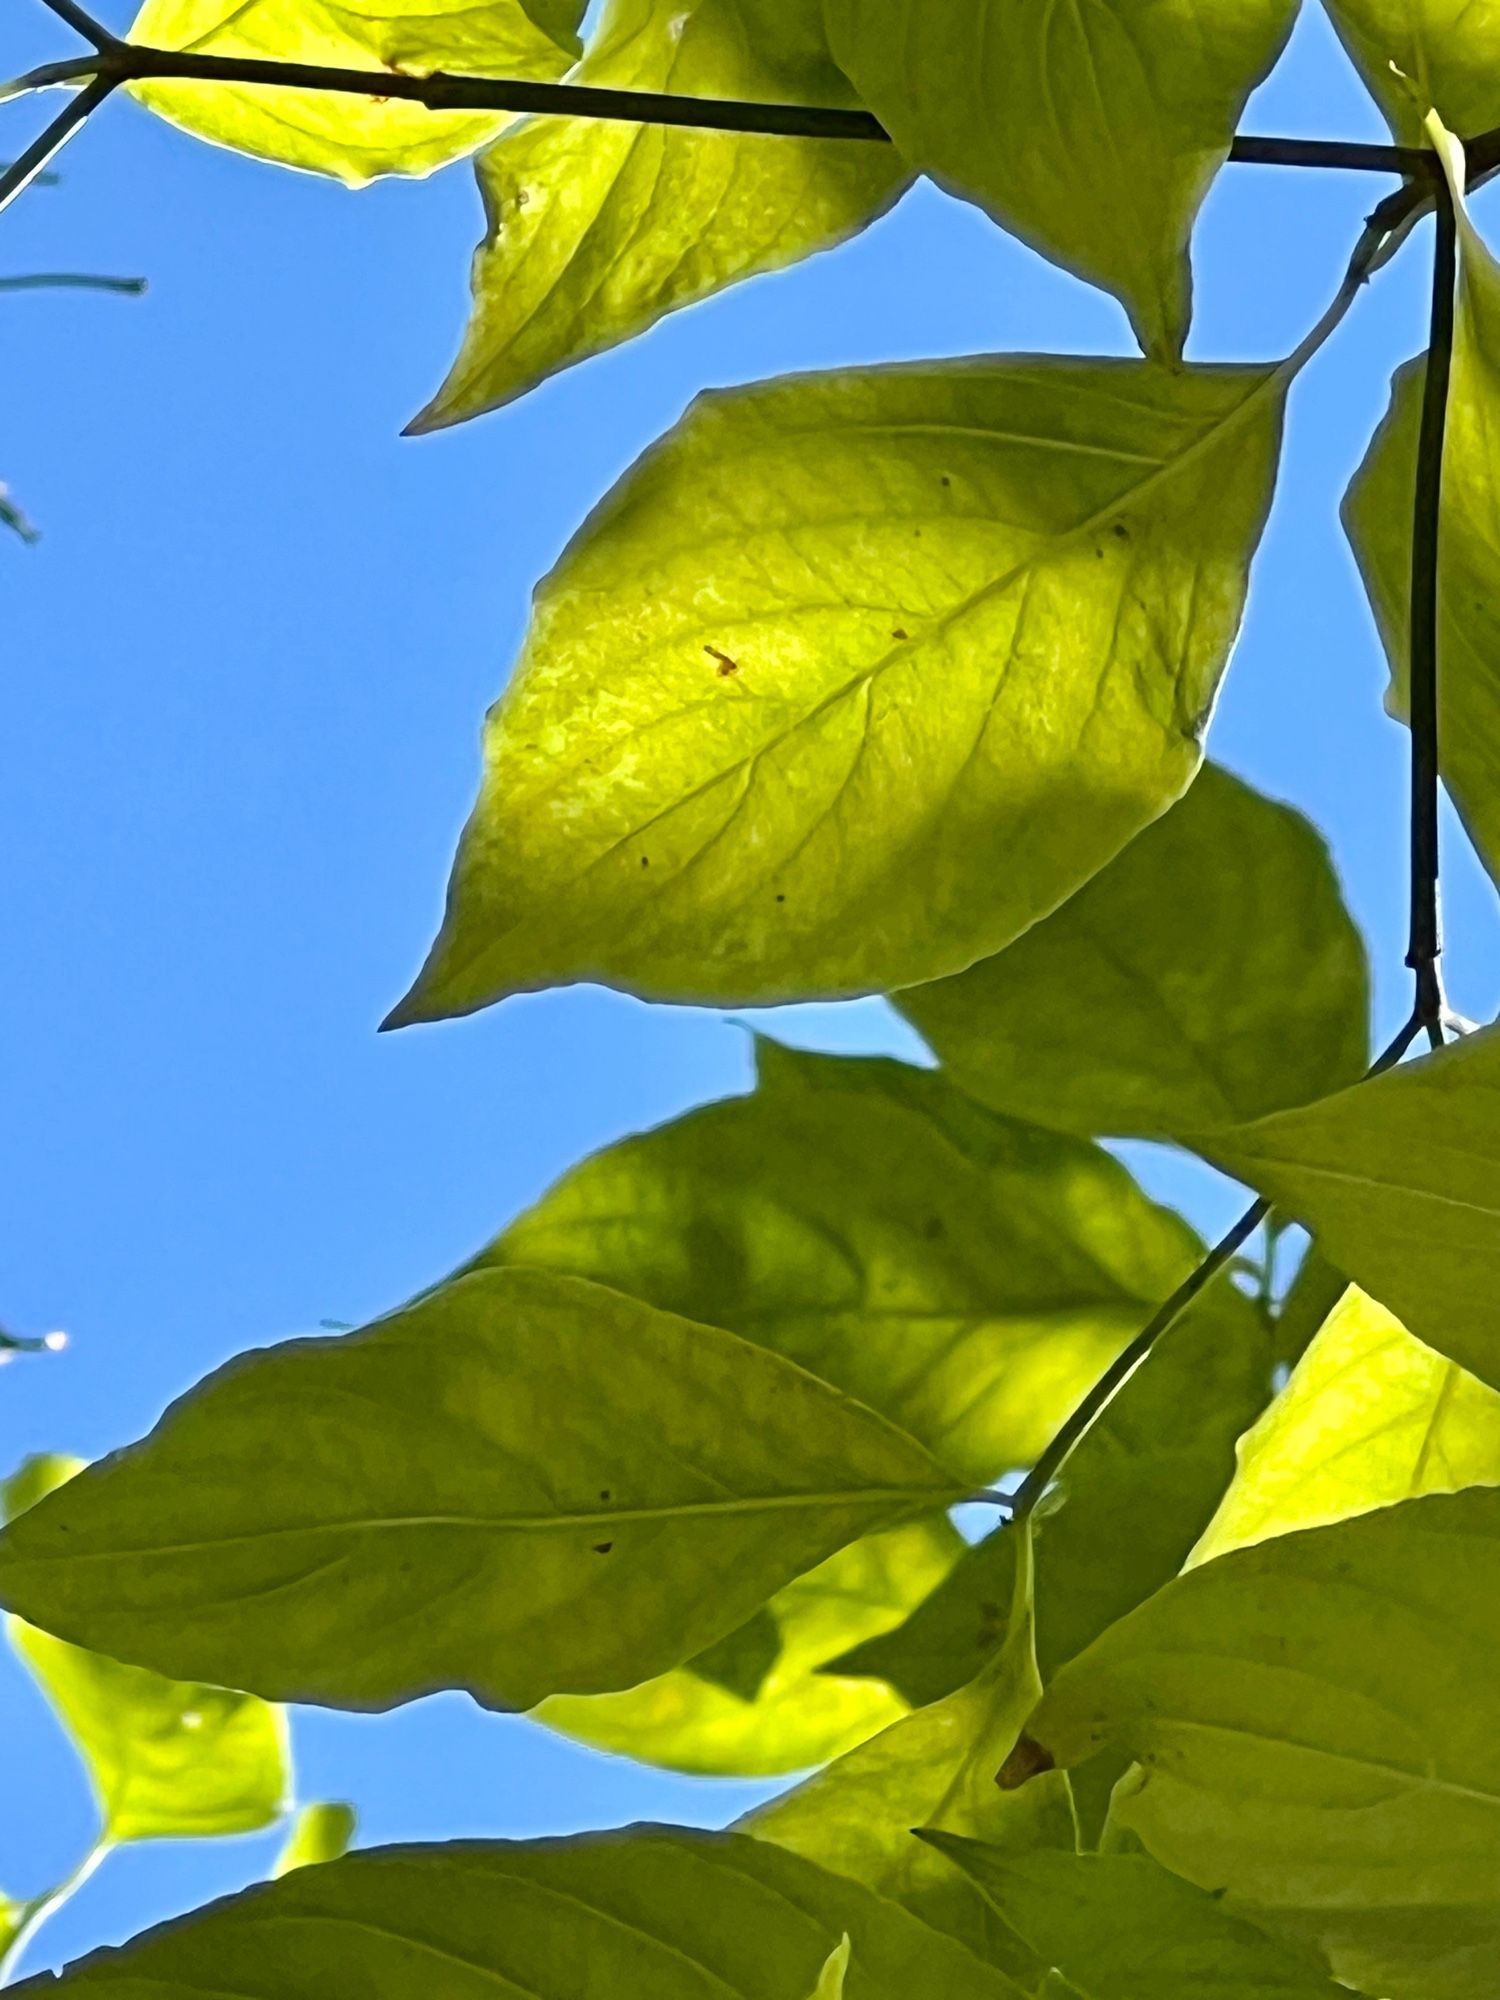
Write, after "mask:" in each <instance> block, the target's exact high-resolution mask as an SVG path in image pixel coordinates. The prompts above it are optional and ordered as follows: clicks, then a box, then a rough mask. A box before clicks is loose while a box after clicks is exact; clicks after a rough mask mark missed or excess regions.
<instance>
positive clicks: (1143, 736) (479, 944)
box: [391, 360, 1289, 1025]
mask: <svg viewBox="0 0 1500 2000" xmlns="http://www.w3.org/2000/svg"><path fill="white" fill-rule="evenodd" d="M1288 372H1289V369H1288V368H1283V369H1280V370H1268V369H1262V368H1251V369H1240V368H1198V369H1189V370H1184V371H1179V370H1169V369H1163V368H1156V367H1153V366H1151V365H1149V364H1146V363H1133V362H1118V363H1111V362H1101V361H1050V360H1043V361H1036V360H1020V361H991V360H986V361H977V362H959V363H947V364H942V365H937V366H934V365H923V366H920V367H913V368H908V367H902V368H891V369H879V370H875V371H872V372H864V373H852V374H843V375H833V376H821V377H819V376H814V377H808V378H803V379H801V380H793V381H790V382H782V383H775V384H771V385H769V386H767V387H761V388H755V389H749V390H735V391H733V392H729V393H726V394H723V395H718V396H714V397H710V398H707V399H705V400H703V401H700V402H699V403H698V404H697V405H696V406H695V408H694V410H693V412H692V413H691V414H690V415H689V416H688V418H687V419H686V420H685V422H684V423H683V424H682V425H681V426H680V427H679V428H678V429H677V430H676V431H674V432H673V433H672V434H671V435H670V436H669V437H668V438H667V439H666V440H665V441H664V442H663V443H662V444H660V445H659V446H657V447H656V448H655V449H654V450H653V451H652V452H650V453H648V455H647V456H646V458H645V459H644V460H643V461H642V462H641V464H640V465H639V466H638V467H637V468H636V470H635V471H634V472H633V473H632V474H630V475H629V476H628V477H627V478H626V480H625V481H624V482H623V484H622V485H621V486H620V487H618V488H617V489H616V491H615V493H614V494H613V495H612V496H611V498H610V499H609V500H608V501H606V503H605V504H604V506H603V508H602V509H601V510H600V511H599V512H598V513H597V514H596V515H595V516H594V518H593V520H592V521H591V522H590V523H589V524H588V525H587V526H586V527H585V528H584V530H583V531H582V533H581V535H580V536H579V538H578V540H577V541H576V542H575V543H574V545H573V547H572V548H571V549H570V550H569V552H568V553H567V554H566V555H565V556H564V558H563V560H562V562H561V563H560V564H559V566H558V568H557V569H556V570H555V571H554V572H553V574H552V576H551V577H550V578H549V579H548V580H547V582H546V583H545V584H544V585H543V586H542V589H541V591H540V594H539V597H538V604H537V616H536V621H535V625H534V629H533V632H532V636H531V639H530V642H529V644H528V647H527V650H526V654H525V657H524V659H523V661H522V663H521V666H520V668H519V670H518V672H517V675H516V678H515V680H514V682H513V683H512V685H511V687H510V689H509V690H508V692H507V693H506V695H505V697H504V699H503V700H502V701H501V702H500V704H499V705H498V707H497V708H496V709H495V710H494V711H493V713H492V715H491V718H490V723H489V728H488V734H487V743H486V775H485V780H484V787H483V791H482V794H481V797H480V801H479V804H478V807H477V808H476V811H475V814H474V817H473V819H472V820H471V822H470V825H469V828H468V831H467V833H466V835H465V837H464V842H463V846H462V849H461V851H460V855H459V860H458V864H457V869H456V873H455V877H454V882H453V885H452V888H451V889H450V894H449V906H448V914H447V918H446V921H445V923H444V925H443V930H442V933H441V936H440V937H439V940H438V942H437V944H436V946H435V947H434V949H433V952H432V955H431V957H430V958H429V960H428V963H427V966H426V968H425V970H424V972H423V974H422V976H421V979H420V981H419V982H418V985H417V987H416V989H415V990H414V992H413V993H412V994H411V995H410V996H409V997H408V998H407V1000H406V1001H405V1002H403V1004H402V1005H401V1006H400V1007H399V1008H398V1009H397V1010H396V1012H395V1013H394V1014H393V1016H392V1017H391V1024H392V1025H395V1024H399V1023H404V1022H408V1021H415V1020H429V1019H435V1018H438V1017H440V1016H443V1015H450V1014H458V1013H465V1012H470V1011H472V1010H473V1009H475V1008H478V1007H482V1006H484V1005H485V1004H486V1003H487V1002H489V1001H491V1000H495V999H498V998H500V997H501V996H502V995H504V994H507V993H514V992H521V991H526V990H529V989H532V988H536V987H541V986H548V985H558V984H562V983H566V982H569V981H574V980H580V979H593V980H600V981H603V982H604V983H606V984H609V985H614V986H620V987H624V988H627V989H629V990H631V991H634V992H640V993H646V994H653V995H656V996H658V997H670V998H677V999H691V1000H703V1001H708V1000H728V999H734V1000H740V1001H751V1000H755V1001H773V1000H790V999H795V998H804V997H809V996H823V997H828V996H832V995H837V994H851V993H862V992H871V991H884V990H888V989H889V988H891V987H895V986H902V985H912V984H914V983H916V982H917V981H920V980H924V979H933V978H937V977H939V976H941V975H942V974H944V973H948V972H956V971H959V970H961V969H962V968H963V967H965V966H967V965H969V964H972V962H973V961H974V960H975V959H976V958H980V957H983V956H985V955H986V954H988V953H990V952H993V951H998V950H999V949H1000V947H1001V946H1002V945H1005V944H1008V943H1009V942H1010V941H1011V939H1012V938H1014V937H1015V936H1017V935H1018V934H1019V933H1020V932H1021V931H1023V930H1025V929H1026V928H1027V927H1028V926H1029V925H1030V924H1032V923H1034V922H1035V921H1036V920H1037V918H1038V917H1041V916H1045V915H1046V914H1047V912H1048V911H1049V910H1051V909H1052V908H1053V907H1055V905H1056V904H1058V903H1059V902H1061V901H1062V900H1063V899H1064V897H1066V896H1068V895H1070V894H1072V893H1073V891H1074V890H1076V889H1078V888H1079V887H1081V886H1082V884H1083V883H1084V882H1085V881H1086V880H1087V879H1088V878H1089V876H1090V875H1092V874H1095V873H1096V872H1097V871H1098V870H1099V869H1100V868H1101V867H1103V866H1104V864H1105V863H1106V862H1107V861H1109V860H1110V859H1111V858H1112V856H1113V855H1114V854H1115V853H1116V852H1118V850H1119V849H1120V848H1121V847H1122V846H1123V845H1124V844H1125V842H1126V841H1127V840H1129V839H1130V838H1131V836H1132V835H1133V834H1135V833H1137V832H1139V831H1140V829H1141V828H1142V827H1143V826H1144V825H1146V824H1147V823H1148V822H1149V821H1151V820H1152V819H1155V818H1156V817H1157V816H1158V814H1160V813H1161V812H1162V811H1163V810H1165V808H1166V807H1167V806H1168V805H1170V804H1171V803H1172V801H1173V800H1174V799H1176V798H1177V797H1178V796H1179V795H1180V793H1181V792H1182V791H1183V790H1184V788H1185V787H1186V785H1187V784H1188V782H1189V780H1190V779H1191V778H1192V776H1193V774H1194V773H1195V771H1196V770H1197V767H1198V764H1199V761H1200V757H1201V745H1200V738H1201V734H1202V730H1203V727H1204V725H1205V722H1206V720H1207V716H1208V712H1209V708H1210V706H1211V704H1212V701H1213V696H1214V691H1215V689H1216V687H1217V685H1218V680H1219V676H1220V674H1221V672H1222V670H1223V666H1224V662H1225V659H1226V657H1227V654H1228V650H1229V646H1230V643H1231V641H1232V639H1233V636H1234V632H1235V629H1236V626H1237V624H1238V621H1239V616H1240V611H1241V606H1242V601H1243V596H1244V589H1245V581H1246V575H1247V569H1248V564H1249V560H1250V556H1251V553H1252V551H1253V549H1254V547H1255V543H1256V540H1257V538H1258V536H1259V533H1260V528H1261V524H1262V521H1263V519H1264V515H1265V510H1266V505H1267V501H1268V498H1269V492H1270V483H1271V478H1272V472H1273V468H1274V463H1275V456H1276V449H1277V439H1278V434H1279V427H1280V415H1281V407H1282V400H1283V397H1282V388H1283V384H1284V381H1285V379H1286V377H1287V374H1288ZM710 579H711V582H710V581H709V580H710Z"/></svg>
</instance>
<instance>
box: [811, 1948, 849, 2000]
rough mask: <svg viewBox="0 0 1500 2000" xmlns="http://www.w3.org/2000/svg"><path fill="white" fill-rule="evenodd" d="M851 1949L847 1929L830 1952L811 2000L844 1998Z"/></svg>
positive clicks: (842, 1999)
mask: <svg viewBox="0 0 1500 2000" xmlns="http://www.w3.org/2000/svg"><path fill="white" fill-rule="evenodd" d="M850 1949H851V1942H850V1937H849V1933H848V1932H847V1931H845V1933H844V1935H843V1936H842V1937H841V1938H840V1939H839V1941H838V1943H837V1944H836V1945H835V1946H834V1948H833V1950H832V1951H831V1952H830V1953H829V1954H828V1960H827V1963H826V1964H825V1965H824V1967H823V1970H822V1971H821V1972H820V1973H819V1974H818V1983H817V1985H816V1986H815V1987H814V1988H813V1990H812V1993H811V1995H810V1996H809V2000H844V1981H845V1979H846V1978H847V1976H848V1972H849V1953H850Z"/></svg>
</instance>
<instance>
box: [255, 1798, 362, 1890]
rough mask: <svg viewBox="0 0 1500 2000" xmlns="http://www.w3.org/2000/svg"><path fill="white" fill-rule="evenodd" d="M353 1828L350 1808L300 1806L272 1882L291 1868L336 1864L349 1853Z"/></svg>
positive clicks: (332, 1804) (332, 1803)
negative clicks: (330, 1862) (326, 1863)
mask: <svg viewBox="0 0 1500 2000" xmlns="http://www.w3.org/2000/svg"><path fill="white" fill-rule="evenodd" d="M355 1824H356V1821H355V1813H354V1808H353V1806H350V1805H344V1804H343V1803H342V1802H340V1801H337V1800H333V1801H327V1802H322V1803H319V1804H317V1805H310V1806H303V1807H302V1809H301V1811H300V1812H299V1813H298V1814H297V1817H296V1819H295V1820H293V1822H292V1830H291V1832H290V1833H289V1834H288V1835H287V1837H286V1842H285V1844H284V1845H283V1847H282V1850H281V1852H280V1854H278V1855H277V1857H276V1865H275V1866H274V1867H273V1869H272V1870H271V1876H272V1879H273V1880H274V1881H279V1880H280V1879H281V1877H282V1876H283V1875H290V1874H291V1873H292V1871H293V1869H295V1868H319V1867H321V1866H322V1865H323V1863H324V1862H327V1861H337V1860H339V1859H340V1858H341V1857H342V1856H343V1855H345V1854H347V1853H348V1851H349V1843H350V1841H352V1840H353V1838H354V1829H355Z"/></svg>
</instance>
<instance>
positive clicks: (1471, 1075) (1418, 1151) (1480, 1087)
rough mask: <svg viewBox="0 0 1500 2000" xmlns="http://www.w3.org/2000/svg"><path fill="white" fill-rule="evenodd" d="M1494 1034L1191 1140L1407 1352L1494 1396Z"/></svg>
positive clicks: (1499, 1202)
mask: <svg viewBox="0 0 1500 2000" xmlns="http://www.w3.org/2000/svg"><path fill="white" fill-rule="evenodd" d="M1497 1098H1500V1032H1497V1031H1496V1030H1495V1029H1487V1030H1485V1031H1484V1032H1482V1033H1480V1034H1477V1035H1472V1036H1470V1037H1469V1038H1468V1039H1467V1040H1466V1041H1464V1042H1461V1043H1458V1044H1456V1045H1454V1046H1452V1047H1450V1048H1447V1049H1443V1050H1441V1051H1440V1052H1439V1053H1438V1054H1436V1055H1433V1056H1427V1057H1424V1058H1423V1059H1422V1060H1421V1061H1420V1062H1414V1063H1408V1064H1406V1065H1405V1066H1404V1067H1403V1068H1401V1069H1399V1070H1393V1071H1391V1072H1390V1073H1389V1074H1387V1075H1385V1076H1381V1077H1376V1078H1375V1079H1374V1080H1373V1081H1372V1082H1370V1083H1360V1084H1356V1085H1355V1086H1354V1088H1353V1089H1352V1090H1343V1091H1340V1092H1338V1094H1337V1095H1336V1096H1333V1097H1327V1098H1324V1099H1323V1100H1322V1101H1321V1102H1320V1103H1317V1104H1309V1105H1306V1106H1303V1107H1302V1108H1301V1109H1299V1110H1295V1111H1282V1112H1278V1113H1277V1114H1276V1115H1275V1116H1274V1117H1270V1118H1262V1119H1260V1120H1258V1121H1257V1122H1256V1123H1254V1124H1251V1125H1241V1126H1236V1127H1234V1128H1233V1129H1231V1130H1226V1131H1223V1132H1215V1133H1212V1134H1205V1135H1200V1136H1199V1137H1197V1138H1195V1139H1194V1140H1193V1144H1194V1145H1195V1146H1196V1147H1197V1148H1198V1149H1199V1150H1200V1151H1202V1152H1203V1153H1205V1154H1206V1155H1207V1156H1208V1158H1209V1159H1211V1160H1213V1161H1214V1162H1215V1163H1216V1164H1217V1165H1219V1166H1221V1167H1223V1168H1224V1170H1225V1171H1226V1173H1232V1174H1235V1175H1237V1176H1238V1177H1239V1178H1240V1179H1241V1180H1244V1181H1247V1182H1249V1184H1250V1185H1251V1186H1252V1187H1255V1188H1257V1189H1259V1191H1260V1192H1261V1193H1262V1194H1263V1195H1267V1196H1269V1198H1270V1199H1271V1200H1272V1201H1274V1202H1275V1204H1276V1205H1277V1207H1278V1208H1280V1209H1284V1210H1285V1211H1286V1213H1287V1214H1289V1215H1292V1216H1295V1217H1296V1219H1297V1220H1298V1221H1299V1222H1302V1223H1305V1224H1306V1225H1307V1227H1308V1228H1309V1229H1311V1230H1313V1231H1314V1232H1315V1234H1316V1235H1317V1237H1318V1240H1319V1242H1320V1244H1321V1246H1322V1249H1323V1251H1324V1252H1325V1253H1326V1255H1327V1256H1328V1257H1329V1258H1330V1259H1331V1260H1332V1262H1333V1263H1334V1264H1336V1265H1337V1266H1338V1268H1339V1269H1340V1270H1341V1271H1346V1272H1347V1273H1348V1275H1349V1277H1350V1278H1352V1279H1353V1280H1354V1282H1355V1283H1356V1284H1358V1285H1360V1286H1362V1287H1363V1289H1364V1290H1365V1291H1367V1292H1368V1293H1369V1294H1370V1295H1371V1297H1372V1298H1375V1299H1377V1300H1379V1301H1380V1303H1381V1304H1382V1305H1384V1306H1386V1307H1388V1308H1389V1310H1390V1311H1391V1312H1393V1313H1395V1314H1396V1316H1397V1317H1398V1318H1399V1319H1400V1320H1401V1321H1402V1322H1403V1323H1404V1324H1405V1325H1406V1326H1407V1327H1408V1328H1409V1329H1410V1330H1411V1332H1412V1333H1414V1334H1415V1335H1416V1336H1417V1338H1418V1339H1419V1340H1422V1341H1425V1342H1426V1343H1427V1344H1428V1345H1429V1346H1431V1347H1435V1348H1436V1349H1437V1350H1438V1352H1439V1353H1440V1354H1446V1355H1448V1356H1449V1357H1450V1358H1451V1359H1453V1360H1455V1361H1457V1362H1459V1363H1460V1364H1461V1365H1462V1366H1463V1367H1465V1368H1467V1369H1469V1370H1470V1371H1471V1372H1472V1373H1474V1374H1476V1375H1478V1376H1480V1377H1481V1378H1482V1379H1483V1380H1485V1381H1487V1382H1489V1383H1491V1384H1492V1385H1493V1386H1496V1387H1500V1116H1497V1110H1496V1106H1497Z"/></svg>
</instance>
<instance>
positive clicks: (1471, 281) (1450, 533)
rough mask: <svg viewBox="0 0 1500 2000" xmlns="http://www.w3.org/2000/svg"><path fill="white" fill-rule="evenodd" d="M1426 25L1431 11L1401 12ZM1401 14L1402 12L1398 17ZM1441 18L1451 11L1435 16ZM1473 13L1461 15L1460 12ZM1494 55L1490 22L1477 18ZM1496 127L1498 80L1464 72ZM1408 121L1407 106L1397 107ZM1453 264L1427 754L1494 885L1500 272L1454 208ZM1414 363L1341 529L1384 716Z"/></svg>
mask: <svg viewBox="0 0 1500 2000" xmlns="http://www.w3.org/2000/svg"><path fill="white" fill-rule="evenodd" d="M1411 4H1412V5H1413V6H1415V7H1416V8H1418V9H1419V11H1422V12H1429V13H1430V12H1433V11H1434V9H1433V8H1432V6H1431V0H1411ZM1404 11H1405V7H1404V5H1403V12H1404ZM1449 11H1450V12H1451V9H1450V10H1449ZM1467 11H1468V12H1469V13H1471V14H1472V13H1473V11H1474V10H1473V9H1472V8H1471V9H1468V10H1467ZM1491 12H1492V25H1491V28H1490V34H1491V38H1492V39H1493V40H1494V41H1495V43H1496V45H1497V47H1500V11H1496V10H1491ZM1474 81H1475V84H1476V85H1480V84H1482V85H1483V86H1484V87H1485V89H1486V90H1487V91H1488V93H1489V98H1490V102H1491V114H1490V115H1489V116H1487V117H1484V118H1481V119H1479V121H1478V123H1477V124H1476V125H1474V126H1473V127H1472V129H1474V130H1478V129H1481V128H1482V127H1484V126H1487V125H1493V124H1496V123H1500V70H1496V69H1495V68H1494V67H1493V66H1492V67H1491V68H1489V69H1488V70H1476V72H1475V73H1474ZM1408 108H1409V107H1408ZM1459 227H1460V243H1461V251H1462V255H1461V263H1460V281H1459V293H1458V310H1457V320H1456V324H1455V329H1454V349H1453V377H1452V382H1451V385H1450V389H1449V395H1448V427H1447V443H1446V447H1445V451H1444V457H1443V487H1442V514H1441V522H1442V533H1441V539H1440V543H1439V555H1438V561H1439V571H1438V578H1439V588H1438V617H1439V628H1438V644H1439V659H1440V663H1441V671H1440V673H1439V677H1438V722H1439V744H1440V753H1441V759H1442V769H1443V776H1444V778H1445V780H1446V781H1447V785H1448V789H1449V792H1450V793H1451V795H1452V798H1453V802H1454V804H1455V805H1456V806H1457V808H1458V810H1459V813H1460V815H1461V817H1462V819H1463V822H1464V825H1465V827H1466V828H1467V829H1468V832H1469V835H1470V837H1471V838H1472V839H1473V841H1474V844H1475V846H1476V847H1477V849H1478V850H1479V856H1480V859H1481V860H1482V861H1483V862H1484V865H1485V867H1486V868H1487V869H1488V870H1489V872H1490V874H1491V876H1492V877H1495V878H1496V879H1500V601H1497V599H1496V596H1495V591H1494V578H1495V575H1496V572H1497V569H1500V471H1497V459H1496V451H1495V427H1496V424H1497V422H1500V265H1497V264H1496V262H1495V260H1494V258H1493V257H1492V256H1491V255H1490V253H1489V251H1488V250H1487V249H1486V248H1485V246H1484V244H1483V243H1482V242H1481V241H1480V239H1479V237H1478V235H1477V233H1476V232H1475V230H1474V227H1473V225H1472V223H1470V222H1469V220H1468V218H1467V217H1466V216H1464V215H1463V213H1462V210H1461V209H1460V223H1459ZM1426 375H1427V364H1426V359H1425V357H1424V356H1419V357H1418V358H1417V359H1416V360H1415V361H1409V362H1407V363H1406V365H1405V366H1404V367H1402V368H1399V369H1398V370H1397V371H1396V376H1395V379H1394V381H1393V383H1392V386H1391V404H1390V409H1389V411H1388V412H1387V414H1386V416H1385V419H1384V421H1383V422H1382V424H1381V426H1380V429H1379V430H1378V431H1377V432H1376V434H1375V438H1374V440H1373V442H1372V444H1371V446H1370V449H1369V452H1368V453H1367V455H1366V457H1365V460H1364V463H1363V464H1362V465H1361V467H1360V469H1359V471H1358V472H1357V473H1356V474H1355V476H1354V481H1353V484H1352V485H1351V486H1350V488H1349V491H1348V494H1347V496H1346V497H1345V500H1344V508H1343V519H1344V527H1345V529H1346V531H1347V533H1348V536H1349V540H1350V542H1351V544H1352V545H1353V548H1354V553H1355V556H1356V558H1357V559H1358V562H1359V567H1360V571H1361V574H1362V575H1363V577H1364V581H1365V588H1366V590H1367V591H1368V593H1369V597H1370V603H1371V606H1372V608H1373V610H1374V613H1375V620H1376V624H1377V625H1378V627H1379V629H1380V636H1381V639H1382V641H1383V642H1384V645H1385V651H1386V656H1387V658H1388V659H1389V661H1390V663H1391V677H1392V678H1391V688H1390V692H1389V695H1388V697H1387V705H1388V707H1389V708H1390V709H1391V711H1392V712H1393V713H1394V714H1396V715H1398V716H1400V717H1401V718H1402V720H1403V721H1404V720H1406V719H1407V717H1408V713H1409V698H1410V607H1411V538H1412V512H1413V501H1414V498H1415V494H1416V468H1417V440H1418V435H1419V433H1420V430H1421V421H1422V392H1423V388H1424V385H1425V382H1426Z"/></svg>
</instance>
